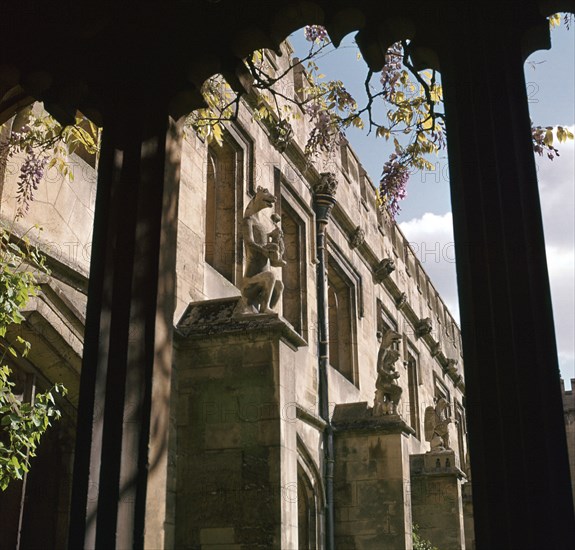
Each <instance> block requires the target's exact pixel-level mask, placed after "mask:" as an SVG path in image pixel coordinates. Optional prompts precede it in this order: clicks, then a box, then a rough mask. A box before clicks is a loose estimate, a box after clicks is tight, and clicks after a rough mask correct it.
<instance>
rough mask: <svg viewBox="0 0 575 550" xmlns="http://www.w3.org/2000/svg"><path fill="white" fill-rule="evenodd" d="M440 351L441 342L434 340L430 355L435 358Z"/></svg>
mask: <svg viewBox="0 0 575 550" xmlns="http://www.w3.org/2000/svg"><path fill="white" fill-rule="evenodd" d="M440 353H441V344H440V343H439V342H435V344H433V347H432V348H431V357H433V358H435V357H437V356H438V355H439V354H440Z"/></svg>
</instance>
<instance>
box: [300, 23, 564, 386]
mask: <svg viewBox="0 0 575 550" xmlns="http://www.w3.org/2000/svg"><path fill="white" fill-rule="evenodd" d="M551 38H552V48H551V50H545V51H538V52H535V53H534V54H532V55H531V56H530V57H529V59H528V60H527V63H526V65H525V77H526V82H527V91H528V96H529V108H530V112H531V117H532V119H533V121H534V123H535V124H536V125H541V126H556V125H562V126H569V127H570V129H571V131H574V126H575V82H574V79H575V72H574V67H575V29H574V28H571V29H570V30H567V29H566V28H565V26H563V25H562V26H561V27H559V28H555V29H553V30H552V34H551ZM290 42H291V44H292V46H293V47H294V49H295V54H296V55H298V56H299V57H305V55H306V53H307V51H308V50H309V43H308V42H306V41H305V38H304V36H303V31H298V32H297V33H294V34H293V35H292V36H291V37H290ZM357 54H358V50H357V47H356V46H355V43H354V37H353V34H350V35H348V36H347V37H346V38H345V39H344V40H343V42H342V44H341V46H340V47H339V48H338V49H337V50H332V51H331V52H330V53H327V54H326V55H323V56H322V57H321V59H319V60H318V61H317V64H318V66H319V67H320V69H321V71H322V72H323V73H324V74H325V75H326V77H327V78H329V79H339V80H342V81H343V83H344V85H345V87H346V88H347V89H348V90H349V91H350V92H351V94H352V95H353V96H354V97H355V98H356V99H357V100H358V103H359V104H360V105H361V104H362V98H364V97H365V94H364V91H363V83H364V80H365V76H366V70H367V68H366V65H365V63H364V62H363V61H362V60H361V59H360V60H358V55H357ZM374 82H377V80H374ZM347 138H348V140H349V141H350V143H351V145H352V147H353V148H354V149H355V151H356V152H357V154H358V156H359V158H360V160H361V162H362V164H363V166H364V168H365V169H366V170H367V172H368V174H369V175H370V176H371V179H372V181H373V182H374V183H377V182H378V180H379V176H380V173H381V167H382V165H383V163H384V162H385V161H386V160H387V157H388V155H389V153H390V147H389V145H386V143H385V140H383V139H382V138H375V136H374V135H369V136H368V135H366V132H365V131H360V130H356V129H351V130H350V131H349V132H348V135H347ZM558 148H559V151H560V157H559V158H557V159H555V160H554V161H553V162H551V161H549V160H548V159H547V158H542V157H541V158H540V157H537V166H538V177H539V188H540V192H541V203H542V210H543V221H544V226H545V238H546V247H547V258H548V264H549V272H550V273H549V274H550V281H551V292H552V298H553V307H554V317H555V328H556V333H557V341H558V348H559V363H560V367H561V372H562V376H563V378H564V379H565V380H566V386H567V388H568V387H569V382H568V380H570V379H571V378H575V351H574V333H575V325H574V312H575V298H574V295H575V288H574V287H575V265H574V264H575V254H574V251H575V244H574V240H575V239H574V235H575V226H574V210H575V200H574V177H575V163H574V157H575V155H574V150H575V146H574V142H573V141H570V142H568V143H566V144H561V145H559V146H558ZM430 160H431V162H432V163H434V164H435V165H436V167H437V169H436V171H435V172H429V173H418V174H414V175H413V176H412V177H411V179H410V182H409V184H408V196H407V198H406V199H405V201H403V204H402V210H401V212H400V214H399V216H398V222H399V223H400V226H401V228H402V230H403V232H404V233H405V235H406V236H407V238H408V239H409V240H410V242H412V243H413V246H414V249H415V250H416V252H417V251H418V250H419V251H420V252H423V254H424V253H425V250H426V249H427V250H434V249H435V248H434V247H435V246H436V244H435V243H440V246H441V249H443V247H444V246H445V247H448V246H449V243H451V242H452V241H453V229H452V219H451V204H450V198H449V174H448V171H447V157H446V154H445V153H441V154H440V155H439V156H438V157H435V158H432V159H430ZM430 258H433V260H435V258H436V256H435V254H427V257H425V255H420V260H421V261H422V262H423V265H424V268H425V269H426V271H427V272H428V273H429V275H430V277H431V278H432V280H433V281H434V283H435V285H436V286H437V288H438V290H439V291H440V292H441V294H442V296H443V298H444V300H445V302H446V303H447V305H448V307H449V308H450V310H451V311H452V313H453V314H454V316H455V317H456V318H459V311H458V305H457V288H456V279H455V264H454V262H453V261H452V259H451V258H449V257H446V258H443V261H441V262H438V261H430Z"/></svg>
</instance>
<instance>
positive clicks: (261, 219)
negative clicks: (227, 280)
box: [235, 187, 286, 315]
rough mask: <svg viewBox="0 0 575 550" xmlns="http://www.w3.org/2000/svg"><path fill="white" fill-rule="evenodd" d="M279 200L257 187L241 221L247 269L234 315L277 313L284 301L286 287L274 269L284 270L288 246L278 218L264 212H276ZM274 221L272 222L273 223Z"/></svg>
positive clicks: (262, 188)
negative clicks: (276, 307) (272, 209)
mask: <svg viewBox="0 0 575 550" xmlns="http://www.w3.org/2000/svg"><path fill="white" fill-rule="evenodd" d="M275 202H276V198H275V197H274V196H273V195H272V194H271V193H270V192H269V191H268V190H267V189H265V188H264V187H258V188H257V190H256V194H255V196H254V198H253V199H252V200H251V201H250V202H249V203H248V205H247V207H246V209H245V211H244V217H243V221H242V235H243V238H244V247H245V253H246V268H245V272H244V281H243V284H242V289H241V290H242V296H241V299H240V301H239V302H238V305H237V307H236V311H235V315H248V314H254V313H274V311H273V308H274V307H275V306H276V304H277V303H278V301H279V300H280V298H281V295H282V292H283V288H284V287H283V283H282V282H281V281H280V280H279V279H278V277H277V274H276V273H275V271H274V270H273V269H271V267H272V266H273V267H283V266H284V265H286V264H285V261H284V259H283V253H284V250H285V245H284V241H283V232H282V230H281V228H280V227H279V224H278V221H279V216H277V217H276V218H273V217H270V216H265V215H264V212H263V210H265V209H266V208H273V206H274V204H275ZM272 220H273V221H272Z"/></svg>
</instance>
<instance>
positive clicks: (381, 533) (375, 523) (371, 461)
mask: <svg viewBox="0 0 575 550" xmlns="http://www.w3.org/2000/svg"><path fill="white" fill-rule="evenodd" d="M333 426H334V430H335V480H334V488H335V495H334V500H335V535H336V547H337V548H341V549H343V550H345V549H347V548H354V549H355V548H358V549H359V548H361V549H362V550H363V549H365V550H371V549H373V550H379V549H381V548H386V549H388V550H410V549H411V548H412V533H411V525H412V523H411V501H410V496H411V495H410V491H409V484H410V479H409V449H408V441H409V436H410V435H411V434H413V433H414V431H413V430H412V429H411V428H410V427H409V426H408V425H407V424H406V423H405V422H404V421H403V420H402V419H401V418H400V417H399V416H398V415H384V416H372V414H371V409H370V408H369V407H368V406H367V403H353V404H349V405H338V406H336V408H335V411H334V415H333Z"/></svg>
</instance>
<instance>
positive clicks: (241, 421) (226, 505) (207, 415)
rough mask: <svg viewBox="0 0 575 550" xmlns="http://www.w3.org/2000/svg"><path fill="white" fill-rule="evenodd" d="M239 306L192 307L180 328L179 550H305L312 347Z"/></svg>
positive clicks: (273, 318)
mask: <svg viewBox="0 0 575 550" xmlns="http://www.w3.org/2000/svg"><path fill="white" fill-rule="evenodd" d="M237 301H238V299H237V298H231V299H229V298H225V299H220V300H208V301H205V302H198V303H194V304H190V306H189V307H188V309H187V310H186V312H185V313H184V315H183V317H182V319H181V321H180V322H179V323H178V334H179V335H180V337H179V338H178V339H177V348H176V349H177V351H176V354H177V364H178V375H177V376H178V396H177V400H178V402H177V413H176V416H177V427H176V430H177V458H176V472H177V474H176V520H175V547H176V548H200V547H201V548H234V549H235V548H237V549H240V548H277V549H286V550H287V549H292V548H296V547H297V540H298V537H297V535H298V531H297V517H298V508H297V437H296V423H295V420H296V419H295V418H294V417H293V406H294V403H295V380H296V350H297V347H298V346H302V345H305V341H304V340H302V338H301V337H300V336H299V335H298V334H297V333H296V332H295V331H294V330H293V329H292V328H291V326H290V325H289V324H288V323H286V322H284V321H283V320H282V319H281V318H278V316H277V315H272V314H254V315H242V316H241V317H233V311H234V309H235V308H236V304H237ZM290 411H291V413H290Z"/></svg>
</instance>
